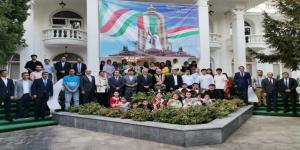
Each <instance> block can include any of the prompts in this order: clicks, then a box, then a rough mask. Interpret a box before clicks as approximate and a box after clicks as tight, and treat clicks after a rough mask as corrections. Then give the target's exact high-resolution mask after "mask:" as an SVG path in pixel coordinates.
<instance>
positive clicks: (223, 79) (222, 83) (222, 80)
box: [214, 68, 228, 99]
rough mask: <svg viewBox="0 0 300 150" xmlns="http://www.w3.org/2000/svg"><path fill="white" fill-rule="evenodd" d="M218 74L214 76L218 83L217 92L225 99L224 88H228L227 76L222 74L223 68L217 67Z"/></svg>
mask: <svg viewBox="0 0 300 150" xmlns="http://www.w3.org/2000/svg"><path fill="white" fill-rule="evenodd" d="M216 72H217V74H216V75H215V76H214V81H215V85H216V92H217V93H218V95H219V97H220V98H221V99H224V89H225V88H226V82H227V80H228V79H227V77H226V76H225V75H224V74H222V69H221V68H217V69H216Z"/></svg>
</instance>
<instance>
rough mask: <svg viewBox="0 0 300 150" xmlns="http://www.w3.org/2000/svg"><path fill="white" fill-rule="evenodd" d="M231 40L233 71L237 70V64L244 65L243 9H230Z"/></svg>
mask: <svg viewBox="0 0 300 150" xmlns="http://www.w3.org/2000/svg"><path fill="white" fill-rule="evenodd" d="M232 13H233V16H232V40H233V57H234V58H233V60H234V69H233V70H234V71H237V70H238V67H239V66H244V67H246V41H245V29H244V10H242V9H233V10H232Z"/></svg>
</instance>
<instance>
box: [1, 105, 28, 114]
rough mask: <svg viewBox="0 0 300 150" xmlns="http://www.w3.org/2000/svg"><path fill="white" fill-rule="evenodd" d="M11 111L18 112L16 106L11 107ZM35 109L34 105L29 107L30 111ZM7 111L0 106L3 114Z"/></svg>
mask: <svg viewBox="0 0 300 150" xmlns="http://www.w3.org/2000/svg"><path fill="white" fill-rule="evenodd" d="M10 110H11V112H16V110H17V108H16V107H11V108H10ZM30 111H34V107H30V108H29V112H30ZM4 112H5V110H4V108H0V114H3V113H4Z"/></svg>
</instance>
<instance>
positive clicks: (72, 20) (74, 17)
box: [51, 11, 83, 29]
mask: <svg viewBox="0 0 300 150" xmlns="http://www.w3.org/2000/svg"><path fill="white" fill-rule="evenodd" d="M82 23H83V19H82V17H81V16H80V15H78V14H77V13H75V12H72V11H60V12H58V13H55V14H54V15H53V16H52V18H51V26H52V27H53V28H71V29H81V28H82Z"/></svg>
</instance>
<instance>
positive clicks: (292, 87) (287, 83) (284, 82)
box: [278, 72, 298, 115]
mask: <svg viewBox="0 0 300 150" xmlns="http://www.w3.org/2000/svg"><path fill="white" fill-rule="evenodd" d="M282 76H283V78H282V79H281V80H279V83H278V88H279V92H280V94H281V95H282V97H283V103H284V113H287V112H289V111H290V109H289V100H290V101H291V102H292V107H293V114H294V115H296V114H297V108H296V107H297V104H296V97H297V91H296V88H297V86H298V83H297V81H296V80H295V79H294V78H290V77H289V73H287V72H283V73H282Z"/></svg>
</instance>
